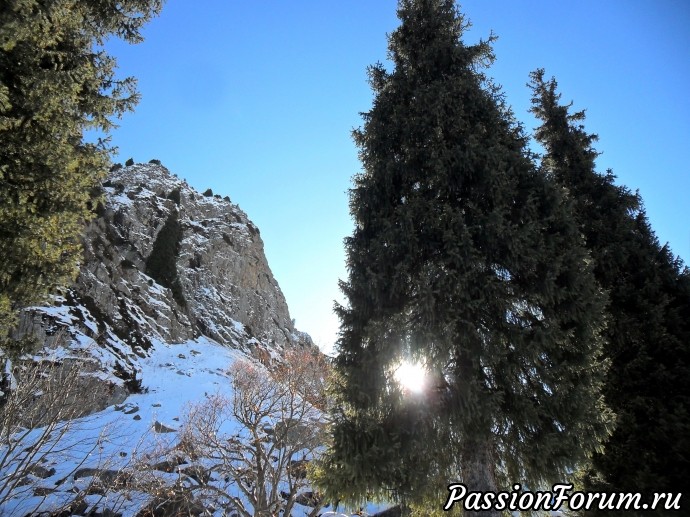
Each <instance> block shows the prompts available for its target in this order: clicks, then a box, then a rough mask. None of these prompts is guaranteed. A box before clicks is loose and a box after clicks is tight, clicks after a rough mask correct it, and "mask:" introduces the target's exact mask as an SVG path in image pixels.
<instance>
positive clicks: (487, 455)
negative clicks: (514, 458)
mask: <svg viewBox="0 0 690 517" xmlns="http://www.w3.org/2000/svg"><path fill="white" fill-rule="evenodd" d="M494 469H495V462H494V456H493V453H492V451H491V445H490V441H489V440H488V439H485V440H467V441H466V443H465V446H464V447H463V450H462V479H463V483H464V484H465V487H467V493H468V494H469V493H471V492H482V493H487V492H493V493H494V494H495V493H496V490H497V486H496V476H495V470H494ZM466 499H467V498H465V500H466ZM463 502H464V501H463ZM464 515H465V517H475V516H477V517H501V512H500V511H498V510H493V509H492V510H482V511H474V510H465V513H464Z"/></svg>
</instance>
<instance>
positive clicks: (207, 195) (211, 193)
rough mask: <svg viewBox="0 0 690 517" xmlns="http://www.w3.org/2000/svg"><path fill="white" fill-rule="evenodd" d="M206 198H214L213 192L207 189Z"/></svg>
mask: <svg viewBox="0 0 690 517" xmlns="http://www.w3.org/2000/svg"><path fill="white" fill-rule="evenodd" d="M204 196H206V197H211V196H213V190H211V189H210V188H209V189H206V191H205V192H204Z"/></svg>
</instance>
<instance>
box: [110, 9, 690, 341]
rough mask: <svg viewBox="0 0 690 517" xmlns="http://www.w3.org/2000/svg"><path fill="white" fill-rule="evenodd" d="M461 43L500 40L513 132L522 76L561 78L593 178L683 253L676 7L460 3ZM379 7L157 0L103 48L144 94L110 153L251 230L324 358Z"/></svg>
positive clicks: (688, 154) (684, 168)
mask: <svg viewBox="0 0 690 517" xmlns="http://www.w3.org/2000/svg"><path fill="white" fill-rule="evenodd" d="M461 7H462V11H463V12H464V13H465V15H466V16H467V17H468V18H469V19H470V20H471V22H472V24H473V27H472V29H471V30H470V31H469V32H468V34H467V36H466V38H465V39H466V42H467V43H473V42H476V41H477V40H478V39H479V38H480V37H483V38H486V37H487V36H488V35H489V34H490V31H492V30H493V31H494V33H496V35H498V37H499V40H498V41H497V43H496V45H495V52H496V56H497V61H496V63H495V64H494V66H493V67H492V68H491V69H490V71H489V75H491V76H492V77H493V78H494V79H495V80H496V81H497V82H498V83H500V84H501V85H503V87H504V91H505V93H506V96H507V99H508V102H509V103H510V104H511V105H512V106H513V109H514V111H515V112H516V115H517V116H518V118H519V119H520V120H522V121H523V122H524V123H525V126H526V127H527V128H528V129H530V130H531V129H532V128H533V127H534V126H535V122H534V120H533V119H532V118H531V117H530V115H529V114H528V113H527V110H528V108H529V91H528V89H527V88H526V86H525V84H526V83H527V81H528V74H529V72H530V71H531V70H534V69H535V68H538V67H543V68H545V69H546V73H547V76H551V75H554V76H556V78H557V80H558V81H559V85H560V90H561V92H562V93H563V99H564V100H566V101H569V100H573V101H574V103H575V104H574V106H575V108H576V109H583V108H586V109H587V115H588V118H587V121H586V129H587V130H588V131H589V132H594V133H597V134H598V135H599V137H600V140H599V143H598V145H597V149H598V150H599V151H601V152H603V154H602V156H601V157H600V158H599V162H598V165H599V168H600V170H602V171H603V170H605V169H607V168H609V167H610V168H612V169H613V170H614V173H615V174H616V175H617V176H618V180H619V183H623V184H625V185H627V186H628V187H630V188H631V189H633V190H635V189H639V190H640V193H641V194H642V196H643V199H644V201H645V205H646V208H647V212H648V215H649V218H650V220H651V222H652V225H653V227H654V229H655V231H656V232H657V235H658V236H659V238H660V240H661V241H662V242H668V243H669V244H670V246H671V248H672V250H673V251H674V253H676V254H678V255H680V256H681V257H682V258H683V259H684V260H685V261H686V262H687V261H688V259H690V226H689V224H688V223H689V222H690V166H689V164H690V95H689V92H690V2H687V1H686V0H624V1H623V0H617V1H614V0H606V1H602V0H598V1H593V0H585V1H577V2H575V1H571V2H558V1H555V0H550V1H546V0H525V1H521V2H516V1H513V0H505V1H499V0H467V1H465V2H464V3H462V5H461ZM395 10H396V2H395V1H393V0H350V1H347V2H343V1H341V0H340V1H334V0H298V1H294V2H286V1H279V0H265V1H263V2H242V1H228V0H199V1H190V0H168V1H167V3H166V5H165V7H164V8H163V12H162V14H161V16H160V17H159V18H157V19H156V20H154V21H153V22H151V23H150V24H149V25H148V26H147V27H146V28H145V30H144V36H145V38H146V40H145V41H144V42H143V43H141V44H139V45H135V46H129V45H125V44H123V43H120V42H111V43H109V44H108V50H109V51H110V52H112V53H113V54H114V55H115V56H116V57H117V58H118V62H119V74H120V75H121V76H124V75H133V76H135V77H137V78H138V80H139V91H140V93H141V95H142V100H141V102H140V104H139V106H138V107H137V109H136V112H135V113H133V114H128V115H126V116H125V117H124V118H123V119H122V120H121V121H120V128H119V129H117V130H116V131H114V132H113V135H112V136H113V144H114V145H116V146H118V147H119V149H120V154H119V156H117V157H116V161H121V162H124V161H125V160H126V159H127V158H130V157H133V158H134V160H135V161H142V162H143V161H148V160H150V159H151V158H158V159H160V160H161V161H162V162H163V164H164V165H166V166H167V167H168V168H169V169H170V170H171V171H173V172H174V173H176V174H177V175H178V176H180V177H182V178H185V179H187V180H188V181H189V183H190V184H191V185H192V186H194V187H196V188H197V189H199V190H201V191H203V190H205V189H206V188H208V187H211V188H212V189H213V191H214V193H218V194H221V195H223V196H225V195H229V196H230V198H231V199H232V201H233V202H234V203H238V204H239V205H240V207H241V208H242V209H243V210H244V211H246V212H247V214H248V215H249V217H250V218H251V219H252V220H253V221H254V222H255V223H256V224H257V225H258V227H259V228H260V230H261V236H262V238H263V240H264V245H265V248H266V255H267V257H268V262H269V264H270V266H271V268H272V270H273V273H274V276H275V277H276V279H277V280H278V282H279V284H280V286H281V288H282V290H283V292H284V293H285V296H286V298H287V301H288V305H289V307H290V312H291V314H292V316H293V317H294V318H296V320H297V326H298V328H300V329H301V330H304V331H306V332H309V333H310V334H311V335H312V337H314V339H315V340H316V342H317V343H318V344H320V345H321V346H322V347H324V348H326V349H329V348H330V347H331V345H332V343H333V341H334V339H335V336H336V332H337V328H338V322H337V319H336V318H335V316H334V315H333V314H332V306H333V300H335V299H336V298H340V294H339V291H338V288H337V281H338V278H345V276H346V272H345V267H344V251H343V245H342V240H343V238H344V237H345V236H346V235H348V234H349V233H350V232H351V229H352V224H351V221H350V217H349V213H348V206H347V195H346V191H347V189H348V188H349V187H350V179H351V177H352V175H353V174H355V173H357V172H358V171H359V170H360V165H359V162H358V160H357V149H356V148H355V146H354V144H353V142H352V140H351V138H350V131H351V129H352V128H354V127H358V126H359V125H360V122H361V118H360V116H359V113H360V112H362V111H367V110H368V109H369V107H370V104H371V93H370V90H369V87H368V85H367V83H366V73H365V69H366V67H367V65H369V64H372V63H375V62H376V61H382V62H383V61H385V59H386V52H387V49H386V34H387V33H389V32H391V31H392V30H393V29H394V28H395V27H396V26H397V24H398V21H397V18H396V16H395Z"/></svg>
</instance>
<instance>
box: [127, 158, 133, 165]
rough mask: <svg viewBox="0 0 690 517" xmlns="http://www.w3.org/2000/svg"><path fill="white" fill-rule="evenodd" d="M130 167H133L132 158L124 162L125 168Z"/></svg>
mask: <svg viewBox="0 0 690 517" xmlns="http://www.w3.org/2000/svg"><path fill="white" fill-rule="evenodd" d="M130 165H134V159H133V158H130V159H129V160H127V161H126V162H125V166H126V167H129V166H130Z"/></svg>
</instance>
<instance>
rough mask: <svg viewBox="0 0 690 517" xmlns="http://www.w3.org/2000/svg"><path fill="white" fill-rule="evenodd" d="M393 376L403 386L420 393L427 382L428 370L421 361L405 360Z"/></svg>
mask: <svg viewBox="0 0 690 517" xmlns="http://www.w3.org/2000/svg"><path fill="white" fill-rule="evenodd" d="M393 376H394V377H395V380H396V381H397V382H398V383H399V384H400V385H401V386H402V387H403V388H405V389H407V390H409V391H411V392H413V393H420V392H421V391H422V390H423V389H424V386H425V384H426V370H425V369H424V367H423V366H422V365H421V364H419V363H415V364H412V363H407V362H403V363H402V364H401V365H400V366H398V369H397V370H395V374H393Z"/></svg>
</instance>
